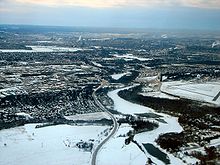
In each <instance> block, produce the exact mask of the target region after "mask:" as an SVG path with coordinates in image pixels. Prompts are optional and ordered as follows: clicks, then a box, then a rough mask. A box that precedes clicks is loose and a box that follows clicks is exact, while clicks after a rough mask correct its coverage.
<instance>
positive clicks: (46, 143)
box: [0, 124, 109, 165]
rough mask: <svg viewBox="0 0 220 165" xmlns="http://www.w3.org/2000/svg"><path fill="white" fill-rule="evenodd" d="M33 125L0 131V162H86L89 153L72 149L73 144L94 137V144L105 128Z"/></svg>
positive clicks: (18, 164) (60, 164)
mask: <svg viewBox="0 0 220 165" xmlns="http://www.w3.org/2000/svg"><path fill="white" fill-rule="evenodd" d="M35 126H36V124H27V125H25V126H21V127H16V128H11V129H5V130H1V131H0V164H1V165H7V164H8V165H9V164H10V165H39V164H42V165H88V164H90V160H91V153H90V152H84V151H82V150H80V149H78V148H76V147H75V144H76V143H77V142H80V140H83V141H88V140H89V139H95V140H96V141H95V143H96V145H97V143H98V142H97V141H100V140H101V138H104V137H103V136H104V133H103V132H104V130H106V129H107V128H109V127H107V126H70V125H57V126H49V127H43V128H38V129H35ZM67 143H68V145H70V147H68V146H66V145H65V144H67Z"/></svg>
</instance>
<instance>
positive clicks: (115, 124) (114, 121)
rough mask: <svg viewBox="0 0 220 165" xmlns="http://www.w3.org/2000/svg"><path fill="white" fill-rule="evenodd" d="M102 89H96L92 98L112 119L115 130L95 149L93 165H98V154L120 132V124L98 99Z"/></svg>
mask: <svg viewBox="0 0 220 165" xmlns="http://www.w3.org/2000/svg"><path fill="white" fill-rule="evenodd" d="M99 88H101V86H100V87H98V88H97V89H95V91H94V92H93V93H92V97H93V98H94V100H95V103H96V104H97V105H98V106H99V107H100V108H101V109H102V110H103V111H104V112H106V113H107V114H108V115H109V116H110V117H111V119H112V121H113V128H112V130H111V132H110V133H109V134H108V136H107V137H106V138H105V139H104V140H103V141H102V142H101V143H100V144H99V145H98V146H97V147H96V148H95V150H94V152H93V154H92V161H91V165H96V160H97V154H98V152H99V150H100V149H101V148H102V146H103V145H104V144H105V143H106V142H107V141H108V140H109V139H110V138H111V137H112V136H113V135H114V134H115V132H116V131H117V130H118V123H117V120H116V118H115V117H114V115H113V114H111V113H110V112H109V111H108V110H107V109H106V108H105V107H104V106H103V105H102V104H101V103H100V102H99V100H98V99H97V96H96V94H95V92H96V91H97V90H98V89H99Z"/></svg>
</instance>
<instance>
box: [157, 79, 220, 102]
mask: <svg viewBox="0 0 220 165" xmlns="http://www.w3.org/2000/svg"><path fill="white" fill-rule="evenodd" d="M161 91H162V92H165V93H168V94H171V95H174V96H179V97H182V98H188V99H192V100H197V101H202V102H208V103H212V104H215V105H217V106H220V96H219V92H220V82H207V83H191V82H182V81H173V82H163V83H162V86H161Z"/></svg>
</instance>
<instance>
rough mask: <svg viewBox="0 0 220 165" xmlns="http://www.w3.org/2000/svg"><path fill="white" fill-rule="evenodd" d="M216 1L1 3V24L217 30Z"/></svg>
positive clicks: (43, 0) (23, 0)
mask: <svg viewBox="0 0 220 165" xmlns="http://www.w3.org/2000/svg"><path fill="white" fill-rule="evenodd" d="M219 20H220V1H219V0H209V1H208V0H207V1H206V0H62V1H59V0H0V24H28V25H53V26H89V27H120V28H158V29H163V28H165V29H201V30H218V29H220V21H219Z"/></svg>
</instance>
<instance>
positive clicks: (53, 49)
mask: <svg viewBox="0 0 220 165" xmlns="http://www.w3.org/2000/svg"><path fill="white" fill-rule="evenodd" d="M27 47H31V48H32V50H25V49H0V52H23V53H27V52H76V51H79V50H83V49H81V48H73V47H57V46H27Z"/></svg>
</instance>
